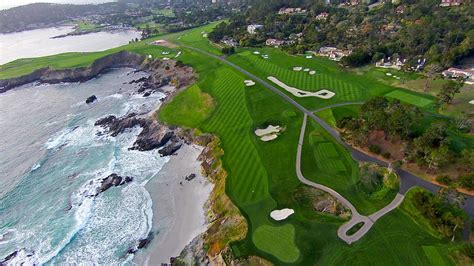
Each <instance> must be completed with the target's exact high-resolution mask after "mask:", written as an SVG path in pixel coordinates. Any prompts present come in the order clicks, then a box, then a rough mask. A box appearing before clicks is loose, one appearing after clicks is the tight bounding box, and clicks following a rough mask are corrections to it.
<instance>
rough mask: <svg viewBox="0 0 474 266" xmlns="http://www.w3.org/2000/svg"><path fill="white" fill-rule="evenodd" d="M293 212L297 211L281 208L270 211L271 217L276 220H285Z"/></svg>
mask: <svg viewBox="0 0 474 266" xmlns="http://www.w3.org/2000/svg"><path fill="white" fill-rule="evenodd" d="M293 213H295V211H294V210H293V209H287V208H285V209H281V210H274V211H272V212H271V213H270V217H272V218H273V220H275V221H281V220H285V219H286V218H288V216H290V215H292V214H293Z"/></svg>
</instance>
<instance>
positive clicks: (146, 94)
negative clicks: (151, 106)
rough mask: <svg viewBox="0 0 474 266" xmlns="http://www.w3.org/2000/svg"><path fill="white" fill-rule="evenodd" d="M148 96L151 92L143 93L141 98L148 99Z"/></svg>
mask: <svg viewBox="0 0 474 266" xmlns="http://www.w3.org/2000/svg"><path fill="white" fill-rule="evenodd" d="M150 95H151V92H149V91H147V92H145V93H144V94H143V97H148V96H150Z"/></svg>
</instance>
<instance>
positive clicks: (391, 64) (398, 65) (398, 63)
mask: <svg viewBox="0 0 474 266" xmlns="http://www.w3.org/2000/svg"><path fill="white" fill-rule="evenodd" d="M406 61H407V60H406V59H403V60H402V59H400V58H398V57H397V58H395V59H392V58H390V57H389V58H387V59H385V58H384V59H381V60H380V61H378V62H376V63H375V66H376V67H380V68H393V69H396V70H400V69H402V67H403V66H404V65H405V63H406Z"/></svg>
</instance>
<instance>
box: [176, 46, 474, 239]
mask: <svg viewBox="0 0 474 266" xmlns="http://www.w3.org/2000/svg"><path fill="white" fill-rule="evenodd" d="M178 44H179V45H180V46H182V47H185V48H188V49H190V50H193V51H196V52H199V53H201V54H204V55H207V56H209V57H211V58H214V59H217V60H219V61H220V62H222V63H224V64H226V65H228V66H230V67H232V68H234V69H235V70H237V71H239V72H240V73H242V74H244V75H246V76H248V77H250V78H252V79H253V80H255V81H256V82H258V83H260V84H261V85H262V86H264V87H265V88H267V89H269V90H270V91H272V92H274V93H276V94H277V95H279V96H281V97H282V98H283V99H284V100H285V101H287V102H289V103H290V104H291V105H293V106H294V107H296V108H297V109H299V110H300V111H302V112H303V113H304V119H303V125H302V128H301V133H300V139H299V142H298V151H297V154H296V173H297V176H298V179H299V180H300V181H301V182H302V183H304V184H306V185H309V186H312V187H315V188H318V189H321V190H323V191H325V192H327V193H329V194H331V195H332V196H334V197H336V198H337V199H338V200H340V201H341V203H342V204H344V205H345V206H346V207H348V208H349V209H350V210H351V212H352V217H351V220H349V222H347V223H345V224H343V225H342V226H341V227H340V228H339V229H338V232H337V233H338V236H339V237H340V238H341V239H343V240H344V241H345V242H346V243H348V244H351V243H353V242H355V241H357V240H359V239H360V238H361V237H363V236H364V235H365V234H366V233H367V232H368V231H369V230H370V228H371V227H372V225H373V224H374V222H375V221H377V220H378V219H380V218H381V217H382V216H384V215H385V214H387V213H389V212H390V211H392V210H393V209H395V208H397V207H398V206H399V205H400V204H401V202H402V201H403V199H404V197H405V196H404V195H405V193H406V192H407V191H408V190H410V189H411V188H413V187H415V186H419V187H423V188H425V189H427V190H429V191H431V192H433V193H436V192H438V191H439V190H440V188H441V187H440V186H437V185H435V184H433V183H430V182H428V181H426V180H424V179H421V178H419V177H417V176H415V175H413V174H411V173H410V172H408V171H405V170H403V169H397V170H396V172H397V174H398V176H399V177H400V191H399V193H398V194H397V195H396V197H395V198H394V199H393V201H392V202H391V203H389V204H388V205H387V206H385V207H384V208H382V209H380V210H379V211H377V212H375V213H373V214H371V215H369V216H364V215H361V214H359V212H357V209H356V208H355V207H354V206H353V205H352V203H350V202H349V201H348V200H347V199H346V198H344V197H343V196H342V195H340V194H339V193H338V192H336V191H335V190H333V189H331V188H329V187H326V186H323V185H321V184H318V183H315V182H312V181H310V180H308V179H306V178H305V177H304V176H303V174H302V173H301V167H300V166H301V151H302V146H303V140H304V132H305V129H306V123H307V118H308V116H309V117H311V119H313V120H314V121H315V122H317V123H318V124H319V125H320V126H321V127H322V128H324V129H325V130H326V131H327V132H328V133H329V134H330V135H331V136H333V137H334V139H335V140H336V141H337V142H339V143H340V144H342V145H343V146H344V147H345V148H346V149H347V150H348V151H350V152H351V155H352V158H354V159H355V160H357V161H359V162H372V163H376V164H378V165H380V166H384V167H388V166H389V165H388V163H387V162H384V161H382V160H379V159H378V158H375V157H372V156H370V155H368V154H366V153H363V152H361V151H359V150H357V149H354V148H353V147H352V146H350V145H349V144H347V143H346V142H344V141H343V140H342V138H341V136H340V135H339V132H337V131H336V130H335V129H334V128H332V127H331V126H330V125H329V124H327V123H326V122H325V121H324V120H322V119H321V118H319V117H318V116H316V115H315V114H314V112H317V111H321V110H324V109H328V108H332V107H336V106H344V105H352V104H360V102H349V103H339V104H334V105H331V106H327V107H324V108H320V109H318V110H315V111H310V110H308V109H306V108H305V107H303V106H302V105H301V104H299V103H298V102H296V101H295V100H293V99H292V98H291V97H290V96H288V95H287V94H286V93H284V92H283V91H281V90H279V89H277V88H275V87H274V86H273V85H271V84H270V83H268V82H267V81H265V80H263V79H261V78H259V77H257V76H256V75H254V74H252V73H250V72H248V71H247V70H245V69H243V68H241V67H240V66H238V65H236V64H234V63H232V62H229V61H227V60H226V59H225V57H224V56H217V55H215V54H212V53H209V52H206V51H203V50H201V49H198V48H195V47H191V46H188V45H184V44H182V43H178ZM466 197H467V198H466V200H465V202H464V206H463V208H464V210H465V211H466V212H467V213H468V214H469V217H471V218H472V217H474V197H473V196H469V195H466ZM360 222H363V223H364V225H363V226H362V228H360V229H359V230H358V231H357V232H356V233H355V234H353V235H350V236H349V235H347V232H348V230H349V229H350V228H352V227H353V226H355V225H356V224H358V223H360ZM468 228H470V226H468Z"/></svg>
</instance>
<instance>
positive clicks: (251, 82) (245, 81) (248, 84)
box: [244, 80, 255, 87]
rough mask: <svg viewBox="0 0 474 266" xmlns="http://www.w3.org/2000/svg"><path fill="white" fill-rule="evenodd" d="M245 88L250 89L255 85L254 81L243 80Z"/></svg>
mask: <svg viewBox="0 0 474 266" xmlns="http://www.w3.org/2000/svg"><path fill="white" fill-rule="evenodd" d="M244 83H245V86H247V87H250V86H253V85H255V81H253V80H244Z"/></svg>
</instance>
